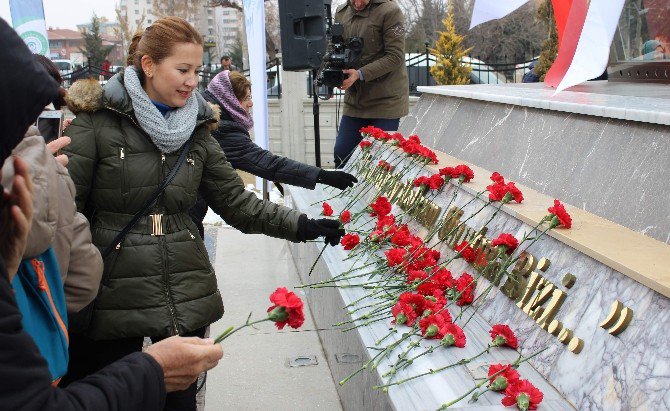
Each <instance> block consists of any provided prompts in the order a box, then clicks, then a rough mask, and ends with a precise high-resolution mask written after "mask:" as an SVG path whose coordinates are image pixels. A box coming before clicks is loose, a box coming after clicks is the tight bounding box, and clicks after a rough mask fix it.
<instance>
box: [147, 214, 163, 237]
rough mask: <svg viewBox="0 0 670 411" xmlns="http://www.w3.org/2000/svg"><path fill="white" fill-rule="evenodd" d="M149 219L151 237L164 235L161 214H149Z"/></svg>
mask: <svg viewBox="0 0 670 411" xmlns="http://www.w3.org/2000/svg"><path fill="white" fill-rule="evenodd" d="M149 217H151V235H152V236H159V235H165V233H163V214H150V215H149Z"/></svg>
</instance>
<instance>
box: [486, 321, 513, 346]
mask: <svg viewBox="0 0 670 411" xmlns="http://www.w3.org/2000/svg"><path fill="white" fill-rule="evenodd" d="M489 334H491V338H492V339H493V341H492V342H491V345H492V346H493V347H501V346H503V345H507V346H509V347H512V348H514V349H515V350H516V349H517V348H518V347H519V342H518V341H517V339H516V335H514V331H512V329H511V328H509V326H507V325H506V324H496V325H494V326H493V327H492V328H491V331H489Z"/></svg>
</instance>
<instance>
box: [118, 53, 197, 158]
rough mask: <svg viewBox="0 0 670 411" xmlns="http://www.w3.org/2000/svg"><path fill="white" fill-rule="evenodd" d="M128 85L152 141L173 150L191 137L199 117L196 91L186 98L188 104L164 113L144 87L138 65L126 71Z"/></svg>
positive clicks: (166, 151) (160, 146)
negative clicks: (136, 67)
mask: <svg viewBox="0 0 670 411" xmlns="http://www.w3.org/2000/svg"><path fill="white" fill-rule="evenodd" d="M123 85H124V86H125V87H126V91H127V92H128V95H130V100H131V101H132V103H133V109H134V110H135V117H136V118H137V121H138V122H139V123H140V126H141V127H142V129H143V130H144V131H146V132H147V134H149V136H150V137H151V141H153V143H154V144H155V145H156V147H158V149H159V150H160V151H161V152H163V153H173V152H175V151H177V150H179V148H180V147H181V146H183V145H184V143H185V142H186V141H187V140H188V139H189V137H191V134H193V130H194V129H195V123H196V121H197V118H198V100H197V99H196V96H195V93H196V91H193V94H191V97H189V98H188V100H186V105H185V106H183V107H179V108H177V109H175V110H171V111H170V112H168V114H167V115H166V116H165V117H163V115H162V114H161V112H160V111H158V109H157V108H156V106H154V103H152V102H151V100H150V99H149V96H147V93H146V92H145V91H144V89H143V88H142V84H140V79H139V78H138V77H137V72H136V71H135V67H132V66H131V67H126V69H125V71H124V74H123Z"/></svg>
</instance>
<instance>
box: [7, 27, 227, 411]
mask: <svg viewBox="0 0 670 411" xmlns="http://www.w3.org/2000/svg"><path fill="white" fill-rule="evenodd" d="M0 61H2V62H3V64H2V65H0V87H1V88H2V90H3V93H1V94H0V122H1V124H2V126H3V130H2V133H1V134H0V164H2V163H4V161H5V159H6V158H7V157H9V155H10V154H11V152H12V149H13V148H14V147H15V146H16V145H17V144H18V143H19V142H20V140H21V138H23V136H24V134H25V132H26V130H27V129H28V126H29V125H30V124H31V123H32V122H34V121H35V119H36V118H37V116H38V114H39V113H40V112H41V111H42V108H43V107H44V106H45V105H46V104H47V103H49V102H50V101H52V100H53V99H54V97H55V96H56V95H57V93H58V85H57V83H56V82H55V81H54V80H53V79H52V78H51V76H49V75H48V74H47V72H46V71H45V70H44V68H43V67H42V66H41V65H39V64H37V63H36V62H35V59H34V58H33V56H32V54H31V53H30V51H29V50H28V48H27V47H26V45H25V44H24V43H23V41H22V40H21V39H20V38H19V36H18V35H17V34H16V32H15V31H14V30H13V29H12V28H11V27H10V26H9V25H8V24H7V23H6V22H5V21H4V20H2V19H0ZM14 169H15V177H14V179H13V181H12V185H11V190H9V191H6V190H5V189H4V188H3V187H1V186H0V193H2V195H1V196H0V381H1V382H2V384H0V408H2V409H3V410H28V411H30V410H40V411H42V410H95V411H104V410H138V411H139V410H162V409H163V406H164V404H165V395H166V391H177V390H183V389H185V388H186V387H188V386H189V385H190V384H191V383H192V382H193V381H194V380H195V378H196V377H197V375H198V374H199V373H200V372H202V371H204V370H207V369H210V368H212V367H213V366H215V365H216V363H217V362H218V360H219V359H220V358H221V356H222V350H221V347H220V346H219V345H213V344H212V342H211V341H208V340H201V339H195V338H181V337H172V338H169V339H166V340H163V341H161V342H159V343H157V344H155V345H153V346H151V347H150V348H149V349H147V350H146V351H145V352H143V353H134V354H131V355H128V356H126V357H124V358H122V359H120V360H118V361H116V362H114V363H113V364H111V365H110V366H108V367H106V368H104V369H102V370H101V371H99V372H97V373H95V374H93V375H91V376H89V377H87V378H85V379H83V380H81V381H79V382H77V383H74V384H72V385H70V386H69V387H68V388H67V389H61V388H57V387H54V386H52V384H51V383H52V381H51V374H50V372H49V369H48V366H47V363H46V361H45V360H44V359H43V358H42V357H41V356H40V354H39V351H38V349H37V347H36V345H35V343H34V342H33V340H32V338H31V337H30V336H29V335H28V334H27V333H25V332H24V331H23V326H22V324H21V313H20V312H19V310H18V308H17V306H16V300H15V298H14V291H13V289H12V287H11V280H12V279H13V276H14V274H15V273H16V269H17V267H18V263H19V261H20V259H21V256H22V255H23V252H24V250H25V247H26V241H27V236H28V232H29V230H30V224H31V220H32V218H31V216H32V188H31V187H32V185H31V183H30V176H29V173H28V167H27V165H26V163H25V162H24V161H22V160H21V159H20V158H15V159H14Z"/></svg>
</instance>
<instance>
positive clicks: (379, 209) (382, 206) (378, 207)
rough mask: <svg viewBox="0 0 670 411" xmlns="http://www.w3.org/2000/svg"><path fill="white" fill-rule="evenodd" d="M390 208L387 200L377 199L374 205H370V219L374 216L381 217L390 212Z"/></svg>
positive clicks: (383, 198) (380, 197) (381, 197)
mask: <svg viewBox="0 0 670 411" xmlns="http://www.w3.org/2000/svg"><path fill="white" fill-rule="evenodd" d="M391 207H392V206H391V203H390V202H389V200H388V198H386V197H383V196H379V197H377V200H375V202H374V203H372V204H370V208H371V209H372V212H371V213H370V215H371V216H372V217H374V216H378V217H383V216H385V215H387V214H388V213H390V212H391Z"/></svg>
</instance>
